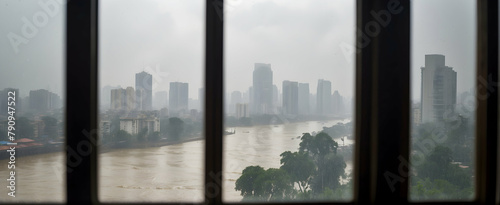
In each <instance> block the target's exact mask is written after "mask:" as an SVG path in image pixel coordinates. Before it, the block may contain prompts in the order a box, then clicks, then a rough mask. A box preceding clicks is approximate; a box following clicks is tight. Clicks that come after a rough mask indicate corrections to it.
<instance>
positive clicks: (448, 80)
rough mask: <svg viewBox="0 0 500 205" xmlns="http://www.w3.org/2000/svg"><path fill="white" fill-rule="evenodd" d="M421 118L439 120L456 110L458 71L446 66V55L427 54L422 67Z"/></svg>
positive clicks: (430, 120)
mask: <svg viewBox="0 0 500 205" xmlns="http://www.w3.org/2000/svg"><path fill="white" fill-rule="evenodd" d="M421 77H422V80H421V96H420V98H421V105H420V111H421V119H422V122H423V123H426V122H439V121H443V120H445V119H446V116H447V115H450V114H452V113H454V112H455V105H456V103H457V72H455V71H453V68H452V67H448V66H445V57H444V55H439V54H432V55H425V67H421Z"/></svg>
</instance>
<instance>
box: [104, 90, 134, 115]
mask: <svg viewBox="0 0 500 205" xmlns="http://www.w3.org/2000/svg"><path fill="white" fill-rule="evenodd" d="M136 94H137V93H136V92H135V90H134V88H133V87H130V86H129V87H127V88H126V89H123V88H118V89H112V90H111V98H110V99H111V105H110V109H111V110H125V111H132V110H134V109H135V108H136V102H137V101H136V99H135V98H136Z"/></svg>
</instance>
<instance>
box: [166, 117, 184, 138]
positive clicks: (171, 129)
mask: <svg viewBox="0 0 500 205" xmlns="http://www.w3.org/2000/svg"><path fill="white" fill-rule="evenodd" d="M167 129H168V131H167V133H168V136H169V139H170V140H171V141H177V140H179V139H180V138H181V135H182V134H183V133H184V121H182V120H181V119H179V118H177V117H171V118H169V119H168V128H167Z"/></svg>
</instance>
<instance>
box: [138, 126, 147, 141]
mask: <svg viewBox="0 0 500 205" xmlns="http://www.w3.org/2000/svg"><path fill="white" fill-rule="evenodd" d="M147 134H148V128H147V127H144V128H142V129H141V131H139V133H137V141H139V142H144V141H146V140H147V139H146V135H147Z"/></svg>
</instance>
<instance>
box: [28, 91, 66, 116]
mask: <svg viewBox="0 0 500 205" xmlns="http://www.w3.org/2000/svg"><path fill="white" fill-rule="evenodd" d="M29 104H30V109H31V110H32V111H34V112H46V111H49V110H52V109H58V108H60V107H61V97H59V95H57V94H55V93H52V92H50V91H48V90H45V89H39V90H31V91H30V103H29Z"/></svg>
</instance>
